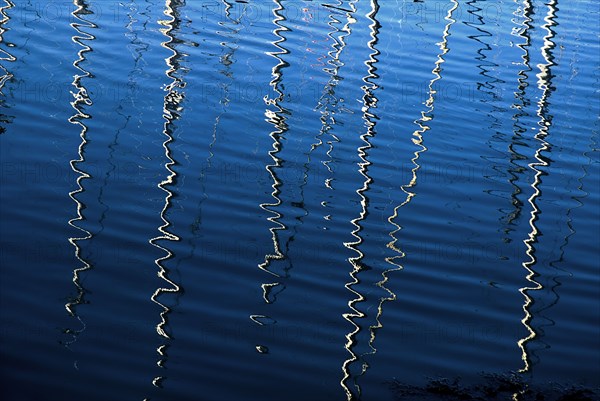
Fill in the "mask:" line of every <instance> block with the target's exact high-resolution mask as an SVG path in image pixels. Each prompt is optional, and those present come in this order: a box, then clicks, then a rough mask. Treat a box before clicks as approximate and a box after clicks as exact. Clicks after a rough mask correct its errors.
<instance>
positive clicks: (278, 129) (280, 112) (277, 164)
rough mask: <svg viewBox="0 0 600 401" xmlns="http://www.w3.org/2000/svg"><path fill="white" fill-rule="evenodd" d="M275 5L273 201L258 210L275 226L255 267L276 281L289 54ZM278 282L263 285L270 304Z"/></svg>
mask: <svg viewBox="0 0 600 401" xmlns="http://www.w3.org/2000/svg"><path fill="white" fill-rule="evenodd" d="M273 2H274V3H275V5H276V8H274V9H273V15H274V16H275V18H274V20H273V24H274V25H275V26H276V28H275V29H274V30H273V34H274V35H275V36H276V37H277V39H276V40H275V41H273V42H272V44H273V46H275V47H276V48H277V51H272V52H268V53H267V54H268V55H269V56H271V57H274V58H275V59H276V60H277V64H276V65H275V66H274V67H273V69H272V77H273V78H272V79H271V82H270V83H269V85H270V86H271V88H272V89H273V91H274V94H275V97H273V98H270V97H269V96H268V95H267V96H265V97H264V101H265V103H266V105H267V106H273V107H274V108H275V111H273V110H271V109H268V108H267V109H266V111H265V116H266V118H267V121H268V122H269V123H270V124H272V125H273V128H274V130H273V131H272V132H271V133H270V134H269V136H270V137H271V139H272V140H273V147H272V149H271V150H270V151H269V156H270V157H271V159H272V160H273V164H269V165H267V166H266V167H265V168H266V170H267V171H268V172H269V175H270V176H271V179H272V180H273V184H272V185H271V188H273V192H271V196H272V197H273V199H274V200H275V202H271V203H263V204H261V205H260V207H261V208H262V209H263V210H265V211H266V212H267V213H269V214H271V216H270V217H268V220H269V221H270V222H271V223H273V224H274V226H273V227H271V228H270V229H269V231H270V232H271V237H272V241H273V253H272V254H268V255H265V261H264V262H263V263H261V264H259V265H258V267H259V268H260V269H261V270H263V271H265V272H267V273H269V274H271V275H273V276H275V277H276V278H281V275H280V274H278V273H276V272H274V271H271V270H270V269H269V266H270V264H271V261H273V260H283V259H285V255H284V254H283V252H281V246H280V243H279V236H278V231H280V230H285V229H286V226H285V225H284V224H283V223H282V222H281V221H280V219H281V217H282V215H281V213H279V212H278V211H277V207H278V206H279V205H281V203H282V201H281V198H280V197H279V194H280V192H281V191H280V189H279V188H280V187H281V185H282V182H281V180H280V179H279V178H278V177H277V170H278V169H280V168H281V165H282V160H281V158H279V156H278V155H277V154H278V153H279V152H280V151H281V148H282V143H281V136H282V135H283V134H284V133H285V132H286V131H287V130H288V125H287V123H286V114H288V111H287V110H286V109H284V108H283V106H281V104H280V103H281V102H282V101H283V98H284V93H283V91H282V90H281V89H280V83H281V79H282V72H281V70H282V69H283V68H285V67H287V66H288V63H287V62H286V61H284V60H283V58H282V56H283V55H285V54H289V51H288V50H287V49H286V48H284V47H283V46H282V44H283V43H284V42H285V41H286V38H285V37H284V36H282V32H286V31H289V28H287V27H286V26H285V25H283V24H281V22H283V21H285V17H284V16H283V15H282V14H281V11H283V10H284V9H285V8H284V7H283V5H282V4H281V2H280V0H273ZM279 285H280V283H279V282H273V283H264V284H262V290H263V299H264V301H265V302H266V303H272V302H273V301H272V300H271V299H270V298H269V293H270V292H271V290H272V289H273V288H275V287H277V286H279Z"/></svg>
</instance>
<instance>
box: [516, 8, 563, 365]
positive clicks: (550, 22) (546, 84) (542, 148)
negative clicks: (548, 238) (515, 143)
mask: <svg viewBox="0 0 600 401" xmlns="http://www.w3.org/2000/svg"><path fill="white" fill-rule="evenodd" d="M547 6H548V13H547V14H546V17H545V18H544V22H545V24H544V25H543V26H542V28H544V29H545V30H546V32H547V34H546V35H545V36H544V38H543V45H542V48H541V52H542V56H543V58H544V61H545V63H544V64H538V65H537V67H538V69H539V70H540V72H539V73H538V74H537V78H538V89H540V90H541V91H542V96H541V98H540V100H539V101H538V110H537V115H538V117H539V122H538V125H539V127H540V128H539V131H538V132H537V134H536V135H535V139H536V140H537V141H538V142H539V147H538V148H537V149H536V151H535V161H534V162H532V163H529V168H530V169H531V171H532V172H533V173H534V178H533V183H532V184H531V188H532V189H533V193H532V194H531V196H530V197H529V199H528V202H529V204H530V205H531V213H530V219H529V226H530V228H531V231H530V232H529V235H528V238H527V239H525V240H524V241H523V242H524V243H525V246H526V247H527V250H526V254H527V257H528V258H529V260H527V261H525V262H523V267H524V268H525V270H526V273H527V275H526V279H527V281H528V282H529V284H530V285H529V286H527V287H523V288H521V289H519V291H520V292H521V294H523V297H524V298H525V303H524V304H523V312H524V314H525V316H524V317H523V319H522V320H521V322H522V323H523V325H524V326H525V328H526V329H527V332H528V334H527V336H526V337H524V338H522V339H520V340H519V341H518V343H517V345H518V346H519V348H520V349H521V353H522V359H523V363H524V367H523V368H522V369H521V370H520V372H522V373H524V372H530V371H531V367H532V366H531V365H532V364H533V363H534V361H532V357H533V356H534V353H533V352H529V345H530V343H531V341H533V340H534V339H535V338H536V337H538V336H539V335H540V334H541V333H540V332H539V330H538V331H536V330H535V329H534V328H533V327H532V320H533V314H532V312H533V311H532V307H533V305H534V303H535V301H534V294H533V293H532V292H534V291H535V292H537V291H540V290H541V289H542V288H543V286H542V284H541V283H540V282H538V281H537V280H536V278H537V277H539V276H540V274H539V273H538V272H537V271H536V270H535V269H534V267H535V265H536V263H537V257H536V247H535V244H536V243H537V242H538V236H539V235H540V232H539V230H538V228H537V221H538V219H539V215H540V214H541V210H540V209H539V207H538V205H537V202H538V199H539V198H540V196H541V194H542V191H541V189H540V185H541V183H542V177H543V176H544V175H546V174H547V172H545V168H547V167H549V166H550V163H551V162H552V161H551V159H550V158H549V157H547V156H546V155H545V154H547V153H548V152H550V150H551V146H550V144H549V143H548V142H547V141H546V137H547V136H548V134H549V130H550V127H551V126H552V115H550V114H549V112H548V102H549V97H550V95H551V93H552V92H553V91H554V87H553V85H552V72H551V69H552V67H553V66H554V65H556V63H555V62H554V56H553V55H552V50H553V49H554V47H556V44H555V43H554V42H553V41H552V39H553V38H554V36H555V35H556V33H555V32H554V30H553V29H552V28H553V27H555V26H556V25H557V22H556V21H555V19H556V12H557V10H558V7H557V6H558V1H557V0H552V1H550V2H549V3H548V4H547Z"/></svg>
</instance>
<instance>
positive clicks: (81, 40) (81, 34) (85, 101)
mask: <svg viewBox="0 0 600 401" xmlns="http://www.w3.org/2000/svg"><path fill="white" fill-rule="evenodd" d="M73 4H74V5H75V7H76V9H75V10H74V11H73V12H72V13H71V15H72V16H73V18H74V22H72V23H71V24H70V25H71V27H72V28H73V29H74V30H75V31H76V34H75V35H73V36H72V38H71V40H72V41H73V42H75V43H77V44H78V45H79V46H80V47H81V49H80V50H79V51H78V52H77V60H75V61H74V62H73V66H74V67H75V68H76V69H77V71H78V72H77V73H76V74H75V75H74V76H73V82H72V83H71V85H72V86H73V88H75V91H74V92H71V93H72V95H73V101H72V102H71V107H73V109H74V110H75V114H74V115H72V116H71V117H70V118H69V122H70V123H71V124H74V125H77V126H79V128H80V133H79V137H80V138H81V142H80V143H79V147H78V149H77V154H78V156H79V158H78V159H75V160H71V161H70V166H71V169H72V170H73V171H74V172H75V174H76V175H77V178H76V181H75V182H76V185H77V189H75V190H73V191H71V192H70V193H69V197H70V198H71V199H72V200H73V201H74V202H75V204H76V205H77V217H75V218H72V219H71V220H69V222H68V223H69V225H70V226H72V227H73V228H75V229H76V230H77V231H80V232H81V233H82V234H81V236H79V237H71V238H69V242H70V243H71V245H73V247H74V248H75V258H76V259H77V260H78V261H79V262H80V266H79V267H77V268H75V269H74V270H73V284H75V287H76V289H77V295H76V296H75V297H74V298H71V299H69V302H67V303H66V304H65V308H66V310H67V312H68V313H69V315H70V316H71V317H74V318H76V319H77V320H78V321H79V322H80V324H81V328H80V329H79V330H70V329H67V333H68V334H70V335H72V339H71V340H70V341H68V342H65V346H67V347H68V346H69V345H71V344H72V343H74V342H75V341H76V340H77V336H78V335H79V334H80V333H82V332H83V331H84V330H85V328H86V325H85V323H84V321H83V320H82V319H81V317H80V316H79V315H78V314H77V307H78V306H79V305H81V304H85V303H86V300H85V295H86V293H87V290H86V289H85V288H84V287H83V283H82V280H81V276H82V273H83V272H85V271H87V270H90V269H91V268H92V266H91V265H90V263H89V262H88V261H87V260H85V258H84V256H83V255H82V250H81V242H82V241H87V240H89V239H91V238H92V233H91V232H89V231H88V230H86V229H85V228H83V227H81V226H80V223H82V222H83V221H84V220H85V217H84V214H83V211H84V209H85V205H84V204H83V203H82V202H81V201H80V200H79V199H78V195H79V194H81V193H82V192H84V191H85V188H84V185H83V182H84V180H86V179H88V178H91V176H90V175H89V174H88V173H87V172H86V171H85V170H83V168H82V167H80V165H81V164H84V163H85V147H86V145H87V143H88V140H87V131H88V127H87V126H86V125H85V120H87V119H89V118H90V115H89V114H87V113H86V106H91V105H92V100H91V99H90V97H89V95H88V92H87V89H86V87H85V85H84V83H85V80H84V79H85V78H91V77H92V75H91V73H90V72H89V71H88V70H86V69H85V66H84V65H83V64H84V63H85V61H86V53H88V52H91V51H92V48H91V47H90V46H89V45H87V44H86V42H89V41H93V40H94V39H96V37H95V36H94V35H92V34H90V33H88V32H85V31H83V30H82V29H84V28H85V29H95V28H97V26H96V25H95V24H94V23H92V22H90V21H88V20H86V19H85V16H86V15H91V14H93V13H92V12H91V11H90V10H89V8H88V4H87V3H86V2H85V1H83V0H74V1H73ZM75 367H77V362H75Z"/></svg>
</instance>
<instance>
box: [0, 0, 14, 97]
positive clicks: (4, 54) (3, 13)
mask: <svg viewBox="0 0 600 401" xmlns="http://www.w3.org/2000/svg"><path fill="white" fill-rule="evenodd" d="M4 4H5V5H4V6H2V7H0V17H1V18H2V19H0V43H4V44H5V46H7V47H12V46H14V45H13V44H12V43H9V42H7V41H6V39H5V37H4V34H5V33H6V31H8V30H9V28H7V27H6V24H7V23H8V22H9V21H10V17H9V15H8V13H7V11H8V10H10V9H11V8H13V7H14V6H15V4H14V3H13V2H12V1H10V0H4ZM16 60H17V59H16V58H15V56H13V55H12V54H10V53H9V52H8V51H6V50H4V49H0V61H2V62H4V61H8V62H14V61H16ZM0 74H2V75H0V95H3V93H2V88H3V87H4V84H5V83H6V81H8V80H9V79H11V78H12V77H13V75H12V74H11V73H10V72H9V71H8V70H7V69H6V67H4V65H2V64H0ZM1 101H2V102H3V103H4V99H2V100H1Z"/></svg>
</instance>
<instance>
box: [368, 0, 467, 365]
mask: <svg viewBox="0 0 600 401" xmlns="http://www.w3.org/2000/svg"><path fill="white" fill-rule="evenodd" d="M457 8H458V2H457V1H452V7H450V9H449V10H448V12H447V14H446V17H445V20H446V21H447V23H446V25H445V27H444V31H443V33H442V41H441V42H439V43H438V46H439V49H440V53H439V54H438V56H437V60H436V61H435V64H434V65H435V66H434V68H433V70H432V74H433V78H432V79H431V80H430V81H429V84H428V97H427V100H426V101H425V107H426V110H425V111H422V112H421V117H420V118H419V119H417V120H415V121H414V124H415V125H416V126H417V127H418V128H417V129H416V130H415V131H414V132H413V134H412V142H413V144H415V145H416V146H417V150H415V152H414V153H413V157H412V159H411V163H412V165H413V168H412V169H411V175H410V180H409V182H408V183H407V184H403V185H401V186H400V189H401V190H402V192H404V194H405V195H406V196H405V198H404V200H403V201H402V202H401V203H400V204H399V205H397V206H396V207H395V208H394V211H393V213H392V215H391V216H390V217H388V222H389V223H390V224H391V225H392V226H394V230H392V231H391V232H390V233H389V236H390V237H391V241H390V242H388V244H387V247H388V248H390V249H392V250H393V251H394V252H395V253H397V255H395V256H391V257H387V258H386V259H385V260H386V262H387V263H388V264H390V265H391V267H390V268H389V269H386V270H385V271H383V272H382V273H381V276H382V279H381V281H379V282H378V283H377V284H376V285H377V286H378V287H380V288H381V289H383V290H384V291H385V292H387V294H388V296H386V297H382V298H381V299H380V300H379V304H378V306H377V314H376V317H375V322H376V324H375V325H372V326H370V327H369V332H370V338H369V347H370V348H371V350H372V351H371V352H370V354H375V353H376V352H377V350H376V348H375V346H374V343H375V337H376V333H377V330H379V329H381V328H383V324H382V323H381V316H382V314H383V304H384V303H385V302H388V301H393V300H395V299H396V294H395V293H393V292H392V291H391V290H390V289H388V288H387V287H386V286H385V284H386V283H387V282H388V280H389V274H390V273H392V272H394V271H399V270H402V269H403V265H402V264H401V263H400V259H402V258H404V257H405V256H406V254H405V253H404V251H402V250H401V249H400V247H399V245H398V241H399V237H398V234H399V232H400V231H401V230H402V226H401V225H400V224H399V223H398V222H397V219H398V217H399V212H400V209H401V208H403V207H404V206H406V205H407V204H408V203H410V201H411V200H412V198H413V197H415V196H416V192H413V188H414V187H415V186H416V185H417V174H418V171H419V169H420V168H421V165H420V164H419V158H420V157H421V154H422V153H424V152H426V151H427V147H426V146H425V144H424V134H425V133H426V132H427V131H428V130H430V129H431V127H430V125H429V124H430V122H431V120H432V119H433V116H434V113H433V111H434V102H435V95H436V93H437V91H436V90H435V89H434V86H435V83H436V82H437V81H439V80H441V79H442V64H443V63H444V62H445V58H444V57H445V56H446V54H447V53H448V52H449V50H450V49H449V48H448V37H449V36H450V28H451V26H452V25H453V24H454V23H455V22H456V20H455V19H454V18H453V14H454V11H455V10H456V9H457Z"/></svg>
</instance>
